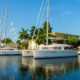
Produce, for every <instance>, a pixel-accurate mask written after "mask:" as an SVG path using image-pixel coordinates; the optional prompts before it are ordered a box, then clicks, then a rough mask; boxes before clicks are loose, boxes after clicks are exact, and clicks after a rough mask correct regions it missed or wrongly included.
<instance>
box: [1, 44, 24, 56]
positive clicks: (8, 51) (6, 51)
mask: <svg viewBox="0 0 80 80" xmlns="http://www.w3.org/2000/svg"><path fill="white" fill-rule="evenodd" d="M5 55H22V51H21V50H17V49H15V48H11V47H8V46H6V45H5V46H0V56H5Z"/></svg>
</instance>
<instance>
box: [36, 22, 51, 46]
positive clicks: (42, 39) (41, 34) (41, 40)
mask: <svg viewBox="0 0 80 80" xmlns="http://www.w3.org/2000/svg"><path fill="white" fill-rule="evenodd" d="M46 29H47V21H45V22H44V24H43V28H40V29H39V30H38V31H39V34H38V37H37V39H36V43H37V44H39V45H40V44H44V45H45V44H46V32H47V30H46ZM48 30H49V31H48V32H49V33H51V31H52V28H51V26H50V24H49V27H48ZM50 43H51V41H50V40H49V44H50Z"/></svg>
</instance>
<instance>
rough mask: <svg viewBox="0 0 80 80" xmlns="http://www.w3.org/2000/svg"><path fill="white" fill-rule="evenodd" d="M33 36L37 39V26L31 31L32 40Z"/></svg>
mask: <svg viewBox="0 0 80 80" xmlns="http://www.w3.org/2000/svg"><path fill="white" fill-rule="evenodd" d="M33 36H34V38H36V36H37V29H36V27H35V26H32V27H31V30H30V38H32V37H33Z"/></svg>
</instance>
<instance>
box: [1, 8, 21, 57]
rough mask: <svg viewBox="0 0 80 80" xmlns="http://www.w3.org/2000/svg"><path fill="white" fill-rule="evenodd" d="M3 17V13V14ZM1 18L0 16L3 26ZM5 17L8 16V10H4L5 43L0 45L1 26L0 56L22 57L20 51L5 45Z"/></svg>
mask: <svg viewBox="0 0 80 80" xmlns="http://www.w3.org/2000/svg"><path fill="white" fill-rule="evenodd" d="M3 16H4V13H3ZM3 16H2V24H3ZM7 16H8V8H6V23H5V43H4V44H2V43H1V38H2V26H1V35H0V56H1V55H2V56H4V55H22V51H21V50H17V49H15V48H11V47H9V45H7V44H6V32H7Z"/></svg>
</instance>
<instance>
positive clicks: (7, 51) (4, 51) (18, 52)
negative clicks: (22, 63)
mask: <svg viewBox="0 0 80 80" xmlns="http://www.w3.org/2000/svg"><path fill="white" fill-rule="evenodd" d="M0 55H22V51H20V50H2V51H0Z"/></svg>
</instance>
